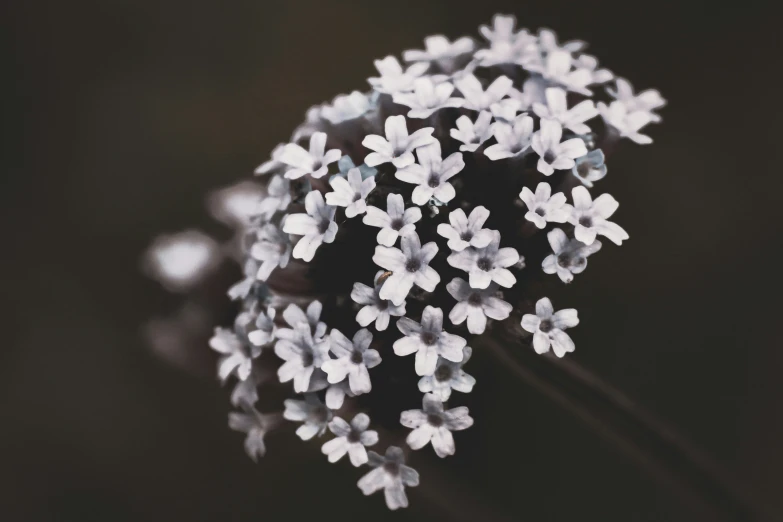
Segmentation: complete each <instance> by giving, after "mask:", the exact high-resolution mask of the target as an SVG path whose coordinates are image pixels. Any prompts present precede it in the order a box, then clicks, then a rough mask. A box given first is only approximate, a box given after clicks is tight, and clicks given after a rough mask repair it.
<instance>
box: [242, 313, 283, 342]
mask: <svg viewBox="0 0 783 522" xmlns="http://www.w3.org/2000/svg"><path fill="white" fill-rule="evenodd" d="M276 313H277V312H276V310H275V309H274V308H272V307H269V308H267V309H266V310H265V311H262V312H261V313H259V314H258V317H256V330H253V331H252V332H250V333H248V334H247V339H248V341H250V343H251V344H252V345H253V346H266V345H267V344H269V343H271V342H272V341H274V340H275V339H276V338H277V335H276V334H277V326H275V315H276Z"/></svg>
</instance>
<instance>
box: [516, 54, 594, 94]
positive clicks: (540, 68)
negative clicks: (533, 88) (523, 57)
mask: <svg viewBox="0 0 783 522" xmlns="http://www.w3.org/2000/svg"><path fill="white" fill-rule="evenodd" d="M573 65H574V61H573V58H572V56H571V53H570V52H568V51H564V50H562V49H561V50H555V51H552V52H550V53H547V55H546V57H544V58H543V60H541V61H540V62H537V63H535V62H534V63H527V64H524V66H525V68H527V69H528V70H530V71H533V72H537V73H539V74H541V76H543V77H544V79H546V80H549V81H550V82H552V83H554V84H557V85H561V86H563V87H565V88H566V89H568V90H569V91H574V92H578V93H579V94H584V95H585V96H592V95H593V93H592V91H590V89H588V88H587V86H588V85H590V84H591V83H592V81H593V73H592V72H591V71H589V70H588V69H584V68H577V69H574V68H573Z"/></svg>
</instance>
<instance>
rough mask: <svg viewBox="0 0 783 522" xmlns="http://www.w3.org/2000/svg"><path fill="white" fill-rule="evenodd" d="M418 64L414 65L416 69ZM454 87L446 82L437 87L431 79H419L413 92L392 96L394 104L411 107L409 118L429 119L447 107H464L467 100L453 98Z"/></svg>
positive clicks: (414, 83)
mask: <svg viewBox="0 0 783 522" xmlns="http://www.w3.org/2000/svg"><path fill="white" fill-rule="evenodd" d="M416 65H417V64H414V65H412V66H411V67H415V66H416ZM453 92H454V86H453V85H452V84H450V83H447V82H444V83H439V84H437V85H435V83H434V82H433V81H432V79H431V78H417V79H416V81H414V82H413V92H398V93H395V94H394V95H393V96H392V99H393V100H394V103H398V104H400V105H405V106H406V107H410V109H411V110H410V111H408V117H409V118H419V119H422V118H428V117H429V116H430V115H431V114H432V113H434V112H435V111H438V110H440V109H445V108H446V107H462V104H463V103H465V100H463V99H462V98H452V97H451V93H453Z"/></svg>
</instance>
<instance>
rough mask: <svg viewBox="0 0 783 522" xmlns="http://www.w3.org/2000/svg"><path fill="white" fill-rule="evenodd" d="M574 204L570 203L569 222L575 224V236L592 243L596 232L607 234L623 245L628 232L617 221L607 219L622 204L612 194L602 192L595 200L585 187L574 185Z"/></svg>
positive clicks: (587, 243)
mask: <svg viewBox="0 0 783 522" xmlns="http://www.w3.org/2000/svg"><path fill="white" fill-rule="evenodd" d="M571 197H573V198H574V206H573V207H571V206H570V205H569V206H568V207H569V210H570V217H569V218H568V222H569V223H571V224H572V225H574V227H575V228H574V237H576V239H578V240H579V241H581V242H582V243H584V244H585V245H590V244H592V243H593V241H595V236H596V234H600V235H602V236H605V237H606V238H607V239H608V240H610V241H611V242H612V243H614V244H615V245H622V244H623V240H624V239H628V232H626V231H625V230H623V228H622V227H621V226H620V225H618V224H617V223H612V222H611V221H607V220H608V219H609V218H610V217H612V214H614V213H615V211H616V210H617V207H619V206H620V204H619V203H618V202H617V200H616V199H614V198H613V197H612V196H611V195H610V194H601V195H600V196H598V197H597V198H595V201H593V199H592V198H591V197H590V192H589V191H588V190H587V189H586V188H584V187H574V189H573V190H572V191H571Z"/></svg>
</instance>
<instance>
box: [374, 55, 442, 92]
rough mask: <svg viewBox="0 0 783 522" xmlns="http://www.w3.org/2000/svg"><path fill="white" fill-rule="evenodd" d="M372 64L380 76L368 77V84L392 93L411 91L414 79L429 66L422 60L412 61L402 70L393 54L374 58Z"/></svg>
mask: <svg viewBox="0 0 783 522" xmlns="http://www.w3.org/2000/svg"><path fill="white" fill-rule="evenodd" d="M374 64H375V68H376V69H378V72H379V73H380V74H381V76H380V77H377V78H370V79H369V80H368V81H369V82H370V85H372V86H373V88H374V89H375V90H376V91H378V92H382V93H385V94H392V95H394V94H396V93H399V92H409V91H412V90H413V83H414V81H415V80H416V79H417V78H418V77H420V76H421V75H422V74H424V73H425V72H427V69H429V67H430V64H428V63H425V62H422V63H414V64H413V65H411V66H410V67H408V68H407V69H405V70H403V69H402V66H401V65H400V62H399V61H398V60H397V58H395V57H394V56H387V57H386V58H384V59H383V60H375V62H374Z"/></svg>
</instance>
